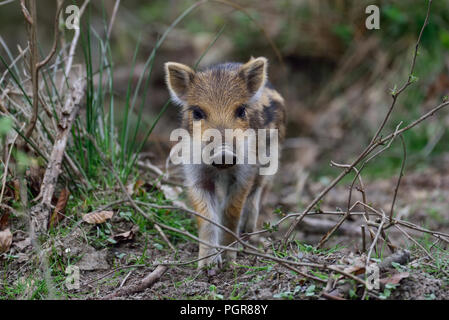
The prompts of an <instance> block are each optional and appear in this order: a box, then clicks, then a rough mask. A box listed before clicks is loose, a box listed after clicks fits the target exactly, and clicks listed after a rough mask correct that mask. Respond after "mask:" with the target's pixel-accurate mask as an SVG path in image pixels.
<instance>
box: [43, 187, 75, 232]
mask: <svg viewBox="0 0 449 320" xmlns="http://www.w3.org/2000/svg"><path fill="white" fill-rule="evenodd" d="M69 195H70V191H69V190H68V189H67V188H65V189H63V190H62V191H61V193H60V194H59V198H58V202H57V203H56V207H55V210H54V211H53V214H52V215H51V217H50V221H49V223H48V226H49V227H50V228H51V227H53V226H55V225H57V224H58V223H59V222H60V221H61V220H62V219H64V211H65V207H66V206H67V201H68V200H69Z"/></svg>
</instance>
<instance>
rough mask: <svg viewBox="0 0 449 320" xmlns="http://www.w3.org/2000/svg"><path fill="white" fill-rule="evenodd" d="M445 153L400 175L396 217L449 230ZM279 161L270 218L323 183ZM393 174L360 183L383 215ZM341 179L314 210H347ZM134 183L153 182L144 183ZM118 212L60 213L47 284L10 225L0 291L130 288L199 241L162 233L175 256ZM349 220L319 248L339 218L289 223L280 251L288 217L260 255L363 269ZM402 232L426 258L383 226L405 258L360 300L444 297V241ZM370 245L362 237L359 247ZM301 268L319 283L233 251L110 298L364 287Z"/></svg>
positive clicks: (69, 294) (336, 292)
mask: <svg viewBox="0 0 449 320" xmlns="http://www.w3.org/2000/svg"><path fill="white" fill-rule="evenodd" d="M448 158H449V155H448V154H446V155H443V156H441V157H440V158H438V159H436V160H435V161H434V163H435V165H432V167H427V168H424V169H421V170H417V171H415V172H406V174H405V176H404V178H403V181H402V184H401V188H400V191H399V194H398V201H397V204H396V208H397V215H399V216H400V219H403V220H406V221H410V222H412V223H415V224H417V225H420V226H424V227H426V228H428V229H431V230H435V231H441V232H448V231H449V206H448V202H447V199H448V198H449V165H448V163H449V161H448ZM282 168H283V169H281V172H280V174H279V175H278V178H277V181H276V183H275V185H274V187H273V191H272V193H271V194H270V196H269V197H268V198H267V199H265V210H264V212H265V213H264V214H263V215H262V216H261V219H260V220H261V222H262V221H263V222H266V221H272V222H275V221H277V219H278V216H276V215H275V214H273V213H272V212H273V209H275V208H279V207H282V208H283V210H286V211H288V212H292V211H293V212H294V211H295V210H297V211H300V209H298V208H301V203H302V202H304V203H306V202H307V201H308V200H310V198H311V197H312V196H313V195H314V194H316V193H317V192H319V190H321V189H322V188H323V186H325V183H326V181H318V182H308V183H306V184H305V185H304V187H303V188H302V189H301V188H297V187H295V186H296V185H297V182H294V181H293V180H292V179H291V173H289V172H288V170H293V167H291V166H289V165H288V164H285V163H284V165H283V167H282ZM396 180H397V178H394V177H393V178H388V179H374V180H372V181H365V191H366V194H367V196H368V198H369V202H370V203H372V204H373V206H377V207H379V208H381V209H383V210H385V212H387V211H388V210H389V206H390V205H391V197H392V190H394V187H395V185H396ZM292 183H293V185H292ZM348 185H349V182H348V183H341V184H340V186H337V187H336V188H334V189H333V190H331V192H330V193H329V194H328V196H327V197H326V198H325V201H324V202H323V204H322V205H321V210H335V208H345V206H346V201H347V193H348ZM142 188H148V189H151V188H153V187H152V186H150V185H148V186H146V185H143V186H142ZM292 188H293V189H294V190H292ZM295 190H296V191H295ZM146 191H147V192H150V191H151V190H146ZM295 192H296V193H295ZM285 193H286V194H285ZM288 195H289V196H288ZM298 199H300V200H301V201H298ZM357 199H358V195H357V194H356V193H354V200H353V201H356V200H357ZM121 210H122V211H120V213H119V214H116V215H115V216H114V217H113V218H112V219H111V221H110V222H109V226H108V227H107V228H102V227H97V226H92V225H88V224H82V223H80V220H81V219H79V220H77V219H76V218H72V219H71V220H73V221H71V222H69V221H70V220H69V219H66V222H65V224H64V223H63V224H61V227H60V228H63V227H64V229H63V230H64V231H63V232H62V231H59V232H57V233H56V234H53V235H52V236H51V237H50V240H49V241H47V243H46V247H45V248H42V249H43V251H42V252H47V253H49V254H50V257H51V259H50V263H51V266H50V267H51V268H50V269H51V275H52V277H53V281H50V282H48V281H47V282H45V281H37V280H35V279H38V278H36V274H37V273H38V272H39V268H41V269H42V261H43V260H42V259H41V257H42V255H36V254H35V253H34V252H33V251H32V246H31V245H30V240H29V237H28V236H27V233H26V232H25V231H21V230H19V229H20V228H19V227H17V229H16V231H15V232H14V239H13V244H12V247H11V250H10V252H9V254H8V255H6V254H3V255H2V260H1V263H2V265H3V267H2V269H1V270H0V279H1V281H2V286H1V288H2V291H3V292H2V294H1V296H2V297H3V298H19V299H30V298H39V297H40V296H41V295H42V294H44V293H45V295H46V296H47V297H54V298H68V299H102V298H105V297H107V296H108V295H109V294H111V293H113V292H114V291H115V290H117V289H118V288H120V287H126V286H133V285H134V284H135V285H138V284H139V283H140V282H141V281H142V279H143V278H144V277H145V275H147V274H148V273H150V272H151V271H153V270H154V269H155V262H157V261H177V262H179V261H189V260H194V259H195V258H196V257H197V251H198V245H197V244H196V243H195V242H192V241H190V240H186V239H183V238H176V237H172V235H171V234H170V235H169V238H170V239H171V240H172V241H173V243H174V245H175V247H176V250H177V253H176V255H175V254H173V253H172V251H171V250H170V248H169V247H168V246H167V245H166V244H165V243H164V241H163V240H161V239H160V238H159V235H158V234H157V233H156V232H154V230H152V231H150V229H146V227H145V226H142V224H141V222H139V221H137V220H132V219H129V217H128V216H127V212H126V211H124V210H123V209H121ZM114 211H115V209H114ZM270 212H271V213H270ZM351 218H352V217H350V219H348V220H347V221H346V222H345V223H344V224H343V226H342V227H341V228H340V229H339V230H338V232H337V233H336V234H335V235H334V236H332V237H331V239H330V240H329V241H328V243H326V245H325V246H324V248H323V249H317V248H316V247H314V246H315V245H316V244H317V243H318V242H319V239H320V238H321V237H322V236H323V235H324V234H325V233H326V231H327V230H328V229H329V228H330V227H332V226H333V225H334V224H335V222H336V221H337V220H338V217H332V216H328V215H321V216H312V217H306V218H305V219H304V221H303V222H302V224H301V225H300V226H299V227H298V229H297V232H296V234H295V240H294V241H293V242H291V243H290V244H289V246H288V248H287V249H286V250H284V251H282V252H281V251H279V250H277V249H275V248H279V243H280V241H279V239H281V238H282V235H283V234H284V233H285V231H286V229H287V227H288V226H289V223H286V224H284V225H281V226H280V228H279V230H277V231H276V232H273V233H272V234H270V235H269V237H268V238H267V239H266V242H265V244H267V243H268V244H269V245H268V246H265V252H266V253H271V254H275V255H276V256H278V257H282V258H284V259H287V260H296V261H300V262H310V263H318V264H325V265H334V266H339V267H340V268H341V269H342V270H346V271H348V272H350V273H352V274H354V275H359V276H360V274H362V275H363V271H364V267H363V266H362V265H363V261H365V259H366V250H367V248H365V251H364V250H363V249H362V241H361V232H360V225H361V222H362V221H361V219H351ZM187 219H190V218H188V217H187ZM359 220H360V221H359ZM391 229H393V228H391ZM108 230H109V231H108ZM142 230H143V231H142ZM407 232H408V233H409V234H410V235H411V237H413V238H414V239H415V241H417V242H418V243H419V244H420V245H421V246H422V247H423V248H425V249H426V250H428V252H429V253H430V256H431V257H429V256H427V255H426V254H425V253H424V251H423V250H422V249H421V248H419V247H418V246H417V245H416V244H415V243H414V242H411V241H410V239H407V238H404V237H403V236H402V235H401V234H400V233H398V232H397V231H396V232H394V231H393V230H391V232H390V233H388V237H389V238H390V241H391V242H392V243H394V244H395V245H396V246H398V247H399V248H405V249H408V250H409V251H410V252H411V255H410V257H409V258H408V257H406V259H405V260H404V259H403V260H404V262H403V264H401V262H397V263H393V264H390V265H389V266H387V267H386V268H382V269H381V271H380V288H379V289H378V290H374V291H369V292H368V293H367V296H368V298H370V299H449V277H448V274H449V266H448V261H449V255H448V252H447V247H445V244H444V243H442V242H439V241H436V242H435V241H434V240H435V239H433V238H431V237H430V236H425V234H422V233H418V232H416V231H414V230H407ZM366 237H367V238H368V235H367V236H366ZM111 239H112V240H111ZM100 240H101V241H100ZM370 243H371V242H370V241H368V240H367V246H369V244H370ZM377 250H378V251H375V252H374V253H373V257H376V258H377V259H378V260H376V261H379V262H380V261H382V260H384V259H385V258H386V257H388V256H390V255H391V252H390V251H389V249H388V248H387V247H386V246H385V245H381V246H379V247H378V248H377ZM402 258H404V257H402ZM400 260H401V259H399V261H400ZM68 265H75V266H77V267H78V268H79V270H80V282H79V284H80V286H79V288H78V289H72V290H69V289H67V287H66V277H67V275H66V274H65V270H66V268H67V266H68ZM300 270H301V271H303V272H305V273H308V274H309V275H313V276H314V277H315V279H321V281H318V280H314V279H311V278H308V277H304V276H301V275H298V274H297V273H296V272H294V271H291V270H289V269H287V268H286V267H285V266H281V265H280V264H278V263H276V262H273V261H271V260H269V259H264V258H260V257H255V256H249V255H246V254H240V253H239V254H238V258H237V260H236V261H235V263H233V264H227V265H225V266H224V267H223V269H222V270H220V271H219V272H217V273H216V274H213V275H211V274H210V273H208V272H206V271H205V270H197V269H196V263H190V264H186V265H172V266H170V267H169V268H168V270H167V272H166V273H165V274H163V275H162V277H161V278H160V279H159V281H157V282H156V283H155V284H154V285H153V286H152V287H150V288H147V289H145V290H143V291H140V292H137V293H133V294H130V295H125V296H121V297H118V299H342V298H345V299H357V298H360V297H361V296H362V295H363V287H362V286H360V284H359V283H357V282H355V281H354V280H352V279H346V280H344V279H343V278H342V277H340V276H339V275H338V274H335V273H332V272H329V271H328V270H320V269H316V268H306V267H301V268H300ZM329 279H333V280H334V281H333V282H331V281H330V280H329ZM48 283H50V285H49V284H48ZM332 283H334V285H332ZM337 283H338V286H337V285H336V284H337ZM332 288H334V289H333V290H332ZM323 292H331V294H329V293H327V294H326V293H325V294H323Z"/></svg>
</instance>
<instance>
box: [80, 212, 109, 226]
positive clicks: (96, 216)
mask: <svg viewBox="0 0 449 320" xmlns="http://www.w3.org/2000/svg"><path fill="white" fill-rule="evenodd" d="M113 215H114V212H113V211H100V212H91V213H88V214H85V215H84V216H83V220H84V221H85V222H87V223H90V224H100V223H103V222H105V221H106V220H109V219H111V218H112V216H113Z"/></svg>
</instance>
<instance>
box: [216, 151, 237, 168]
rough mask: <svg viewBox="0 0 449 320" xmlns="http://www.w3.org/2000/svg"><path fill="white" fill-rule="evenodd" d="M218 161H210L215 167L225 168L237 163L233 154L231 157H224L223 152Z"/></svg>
mask: <svg viewBox="0 0 449 320" xmlns="http://www.w3.org/2000/svg"><path fill="white" fill-rule="evenodd" d="M219 162H220V161H212V165H213V166H214V167H215V168H217V169H226V168H230V167H233V166H234V165H235V164H236V163H237V157H236V156H235V155H233V156H232V158H231V157H229V155H228V158H227V159H226V154H225V153H223V154H222V156H221V163H219Z"/></svg>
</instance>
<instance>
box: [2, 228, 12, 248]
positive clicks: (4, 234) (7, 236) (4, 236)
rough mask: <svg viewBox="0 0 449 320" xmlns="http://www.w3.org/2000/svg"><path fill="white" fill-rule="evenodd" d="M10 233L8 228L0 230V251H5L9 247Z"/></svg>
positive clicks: (10, 241)
mask: <svg viewBox="0 0 449 320" xmlns="http://www.w3.org/2000/svg"><path fill="white" fill-rule="evenodd" d="M11 243H12V233H11V231H10V230H9V228H7V229H5V230H3V231H0V253H3V252H7V251H8V250H9V248H10V247H11Z"/></svg>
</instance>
